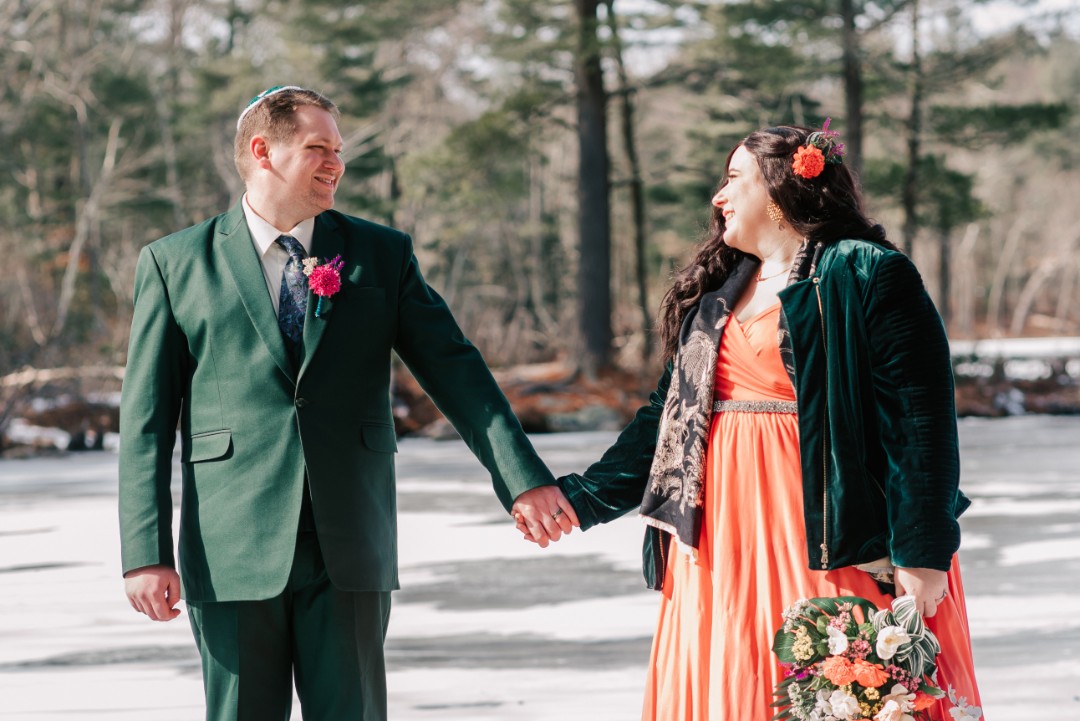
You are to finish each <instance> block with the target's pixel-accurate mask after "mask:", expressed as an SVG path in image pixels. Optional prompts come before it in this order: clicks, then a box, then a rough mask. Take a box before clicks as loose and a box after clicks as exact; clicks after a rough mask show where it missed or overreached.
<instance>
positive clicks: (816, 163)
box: [791, 145, 825, 180]
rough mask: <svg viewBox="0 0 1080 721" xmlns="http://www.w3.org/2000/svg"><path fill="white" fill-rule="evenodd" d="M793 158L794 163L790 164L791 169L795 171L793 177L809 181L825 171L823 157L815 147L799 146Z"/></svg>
mask: <svg viewBox="0 0 1080 721" xmlns="http://www.w3.org/2000/svg"><path fill="white" fill-rule="evenodd" d="M794 157H795V162H794V163H792V165H791V168H792V169H793V170H794V171H795V175H799V176H802V177H804V178H806V179H807V180H809V179H811V178H816V177H817V176H819V175H821V171H822V170H825V156H824V155H822V154H821V150H819V149H818V148H817V146H814V145H800V146H799V149H798V150H796V151H795V156H794Z"/></svg>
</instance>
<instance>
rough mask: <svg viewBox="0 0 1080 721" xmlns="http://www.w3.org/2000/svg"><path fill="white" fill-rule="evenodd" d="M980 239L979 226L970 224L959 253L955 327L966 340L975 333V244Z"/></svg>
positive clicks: (961, 242)
mask: <svg viewBox="0 0 1080 721" xmlns="http://www.w3.org/2000/svg"><path fill="white" fill-rule="evenodd" d="M978 239H979V226H978V224H977V223H968V225H967V229H966V230H965V231H964V238H963V239H962V240H961V241H960V249H959V252H958V253H957V256H958V261H957V264H956V265H957V269H956V295H957V299H956V322H955V324H954V325H955V326H956V329H957V331H958V332H959V334H960V335H961V336H962V337H965V338H970V337H971V336H972V335H973V334H974V332H975V243H976V241H978Z"/></svg>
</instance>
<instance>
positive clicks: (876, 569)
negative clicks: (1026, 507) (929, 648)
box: [519, 123, 983, 721]
mask: <svg viewBox="0 0 1080 721" xmlns="http://www.w3.org/2000/svg"><path fill="white" fill-rule="evenodd" d="M713 205H714V212H713V224H712V228H711V233H710V235H709V237H708V238H707V239H706V240H705V241H704V243H703V244H702V245H701V247H700V248H699V250H698V252H697V254H696V256H695V258H694V260H693V262H692V263H691V264H690V265H689V266H688V267H687V268H686V269H684V270H683V271H682V272H681V273H680V274H679V275H678V276H677V277H676V279H675V282H674V285H673V287H672V289H671V290H670V291H669V292H668V294H667V296H666V298H665V302H664V305H663V309H662V313H661V335H662V340H663V344H664V349H665V355H666V360H667V361H668V363H667V368H666V372H665V373H664V375H663V377H662V378H661V381H660V384H659V386H658V388H657V390H656V392H655V393H654V394H653V395H652V397H651V399H650V403H649V404H648V405H646V406H644V407H643V408H642V409H641V410H639V411H638V414H637V416H636V417H635V418H634V420H633V421H632V422H631V424H630V425H629V426H628V427H627V428H626V429H625V430H624V431H623V432H622V433H621V434H620V436H619V438H618V440H617V441H616V442H615V444H614V445H613V446H612V447H611V448H610V449H608V451H607V452H606V453H605V454H604V456H603V458H602V459H601V460H600V461H599V462H597V463H595V464H593V465H592V466H591V467H590V468H589V469H588V470H587V471H586V472H585V473H584V474H582V475H577V474H572V475H569V476H565V477H563V478H560V479H559V482H560V485H561V487H562V488H563V490H564V492H565V493H566V495H567V497H568V498H569V500H570V502H571V503H572V505H573V506H574V510H575V511H576V514H577V517H578V519H579V520H580V523H581V528H582V529H587V528H589V527H590V526H592V525H595V524H596V523H602V522H606V521H609V520H612V519H614V518H616V517H619V516H620V515H623V514H625V513H626V512H628V511H630V510H632V509H633V508H635V507H639V508H640V514H641V516H642V518H643V519H644V521H645V522H646V523H647V524H648V530H647V533H646V543H645V552H644V560H645V575H646V579H647V580H648V582H649V585H650V586H651V587H653V588H658V589H659V590H660V591H661V593H662V596H661V601H660V614H659V622H658V627H657V632H656V636H655V638H654V642H653V648H652V653H651V659H650V663H649V671H648V677H647V680H646V690H645V700H644V709H643V712H642V718H643V719H645V720H646V721H653V720H655V721H765V720H766V719H769V718H770V717H771V716H772V715H773V714H774V713H775V710H776V709H774V708H772V707H771V703H772V702H773V700H774V695H773V690H774V688H775V687H776V684H777V683H778V682H779V681H780V680H781V679H782V678H783V670H782V669H781V667H780V665H779V663H778V661H777V659H776V657H775V655H774V654H773V653H772V650H771V647H772V641H773V637H774V634H775V633H776V631H777V629H778V628H779V627H780V626H781V625H782V623H783V618H782V615H781V614H782V612H783V611H784V609H785V608H786V607H788V606H790V605H791V604H792V603H794V602H795V601H796V600H798V599H801V598H812V597H822V596H861V597H863V598H866V599H869V600H870V601H872V602H873V603H875V604H876V605H877V606H878V607H882V608H883V607H887V606H888V605H889V603H890V602H891V600H892V599H893V598H894V597H896V596H898V595H905V594H907V595H911V596H913V597H914V599H915V603H916V608H917V610H918V611H919V612H920V613H921V614H922V615H923V616H924V617H925V618H926V619H927V625H928V627H929V628H930V629H931V630H932V631H933V632H934V633H935V635H936V636H937V637H938V640H939V641H940V644H941V647H942V651H941V654H940V656H939V657H938V671H937V682H938V685H939V686H940V687H941V688H942V689H944V690H946V691H947V695H946V697H944V698H942V699H941V700H939V701H938V702H937V703H936V704H935V705H934V706H932V707H931V708H929V709H927V710H926V711H923V712H922V716H921V718H926V719H934V720H935V721H937V720H942V721H946V720H947V721H981V719H982V718H983V716H982V711H981V709H980V707H979V704H980V701H979V693H978V689H977V686H976V682H975V675H974V669H973V662H972V656H971V644H970V635H969V632H968V624H967V615H966V610H965V606H964V592H963V586H962V583H961V579H960V570H959V566H958V564H957V560H956V551H957V549H958V547H959V539H960V534H959V526H958V524H957V521H956V519H957V517H958V516H959V514H960V513H961V512H962V511H963V510H964V509H965V508H966V507H967V505H968V503H969V502H968V500H967V499H966V498H965V497H964V496H963V494H962V493H961V492H960V491H959V489H958V480H959V455H958V443H957V434H956V415H955V407H954V396H953V385H952V371H951V364H950V358H949V351H948V341H947V339H946V337H945V333H944V328H943V327H942V323H941V320H940V317H939V316H938V314H937V312H936V310H935V309H934V307H933V304H932V302H931V301H930V299H929V296H928V295H927V293H926V291H925V288H924V287H923V284H922V281H921V278H920V277H919V275H918V273H917V271H916V270H915V268H914V266H913V265H912V264H911V263H910V262H909V261H908V260H907V258H906V257H904V256H903V255H902V254H901V253H899V252H898V251H897V250H896V249H895V247H894V246H893V245H892V244H891V243H889V242H888V241H887V240H886V237H885V232H884V229H883V228H882V227H881V226H879V225H875V224H873V223H872V222H871V221H869V220H868V219H867V218H866V217H865V215H864V214H863V212H862V210H861V207H862V203H861V198H860V197H859V193H858V190H857V188H856V184H855V181H854V178H853V177H852V175H851V173H850V172H849V170H848V169H847V168H846V167H845V166H844V164H843V158H842V146H841V145H840V144H839V142H838V140H837V136H836V133H834V132H831V131H829V130H828V123H826V126H825V127H824V128H823V129H822V130H821V131H817V132H814V131H811V130H810V129H808V128H800V127H791V126H783V127H778V128H766V129H764V130H760V131H758V132H755V133H752V134H751V135H750V136H748V137H747V138H746V139H744V140H743V141H742V142H741V143H740V144H739V145H738V146H736V148H735V149H734V150H733V151H732V153H731V154H730V155H729V157H728V163H727V167H726V169H725V173H724V178H723V181H722V184H721V185H720V188H719V190H718V191H717V193H716V195H715V197H714V198H713ZM519 528H521V529H522V530H523V531H524V532H525V533H526V535H527V536H528V531H527V530H526V529H525V528H524V526H522V525H521V524H519ZM534 540H537V539H534ZM905 711H907V712H909V713H910V714H911V716H917V714H916V713H915V712H914V711H913V710H912V709H905ZM875 713H877V712H876V711H875ZM911 716H906V717H901V718H910V717H911ZM807 718H814V719H816V720H818V721H825V720H827V719H836V718H845V719H846V718H862V717H861V716H857V715H847V716H834V715H832V714H831V712H830V711H829V709H828V708H822V709H819V712H818V713H817V715H815V716H809V715H808V716H807ZM882 718H884V716H882ZM879 721H880V720H879ZM889 721H892V719H889Z"/></svg>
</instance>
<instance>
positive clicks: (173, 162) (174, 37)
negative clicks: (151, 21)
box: [154, 0, 189, 229]
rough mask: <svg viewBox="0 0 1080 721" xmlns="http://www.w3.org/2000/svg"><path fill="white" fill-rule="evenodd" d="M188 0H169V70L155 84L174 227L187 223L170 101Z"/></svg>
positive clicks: (176, 87)
mask: <svg viewBox="0 0 1080 721" xmlns="http://www.w3.org/2000/svg"><path fill="white" fill-rule="evenodd" d="M188 4H189V3H188V0H171V2H170V3H169V37H168V40H167V42H168V46H167V47H166V49H165V50H166V53H167V54H168V63H169V66H168V71H167V72H166V74H165V80H166V82H165V84H164V87H158V86H156V85H155V86H154V88H155V92H154V95H155V97H154V100H155V103H156V105H157V111H158V112H157V115H158V125H159V127H160V130H161V149H162V152H163V153H164V160H165V185H166V189H165V195H166V196H167V197H168V199H169V202H170V203H172V212H173V223H174V225H175V226H176V228H177V229H179V228H183V227H184V226H185V225H188V217H187V214H186V212H185V210H184V190H183V186H182V185H181V184H180V169H179V161H178V158H177V151H176V136H175V134H174V132H173V125H174V123H175V119H174V116H173V103H174V102H176V98H177V97H178V96H179V93H180V78H179V73H180V67H181V62H180V59H179V58H178V57H177V56H178V55H179V54H180V53H182V52H183V34H184V15H185V13H187V8H188Z"/></svg>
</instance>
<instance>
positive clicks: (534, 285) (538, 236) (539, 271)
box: [528, 153, 558, 334]
mask: <svg viewBox="0 0 1080 721" xmlns="http://www.w3.org/2000/svg"><path fill="white" fill-rule="evenodd" d="M529 228H530V229H531V233H530V238H531V240H532V243H531V245H532V249H531V250H532V258H533V263H532V266H533V267H532V272H531V273H529V278H528V281H529V285H530V289H531V294H532V303H533V313H534V314H535V316H536V320H537V322H538V323H539V325H540V327H541V328H542V329H543V331H544V333H546V334H554V333H558V321H557V320H556V319H555V311H554V309H551V308H549V307H548V302H549V300H550V299H553V298H554V297H555V296H556V292H555V288H554V287H553V286H552V283H551V279H552V278H553V277H555V275H554V273H552V268H551V266H552V264H553V260H554V259H553V258H552V257H551V256H552V252H551V251H552V248H551V245H552V244H551V243H550V242H549V241H548V233H547V228H546V226H545V223H544V184H543V173H542V169H541V163H540V158H539V157H538V155H537V154H536V153H530V154H529Z"/></svg>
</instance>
